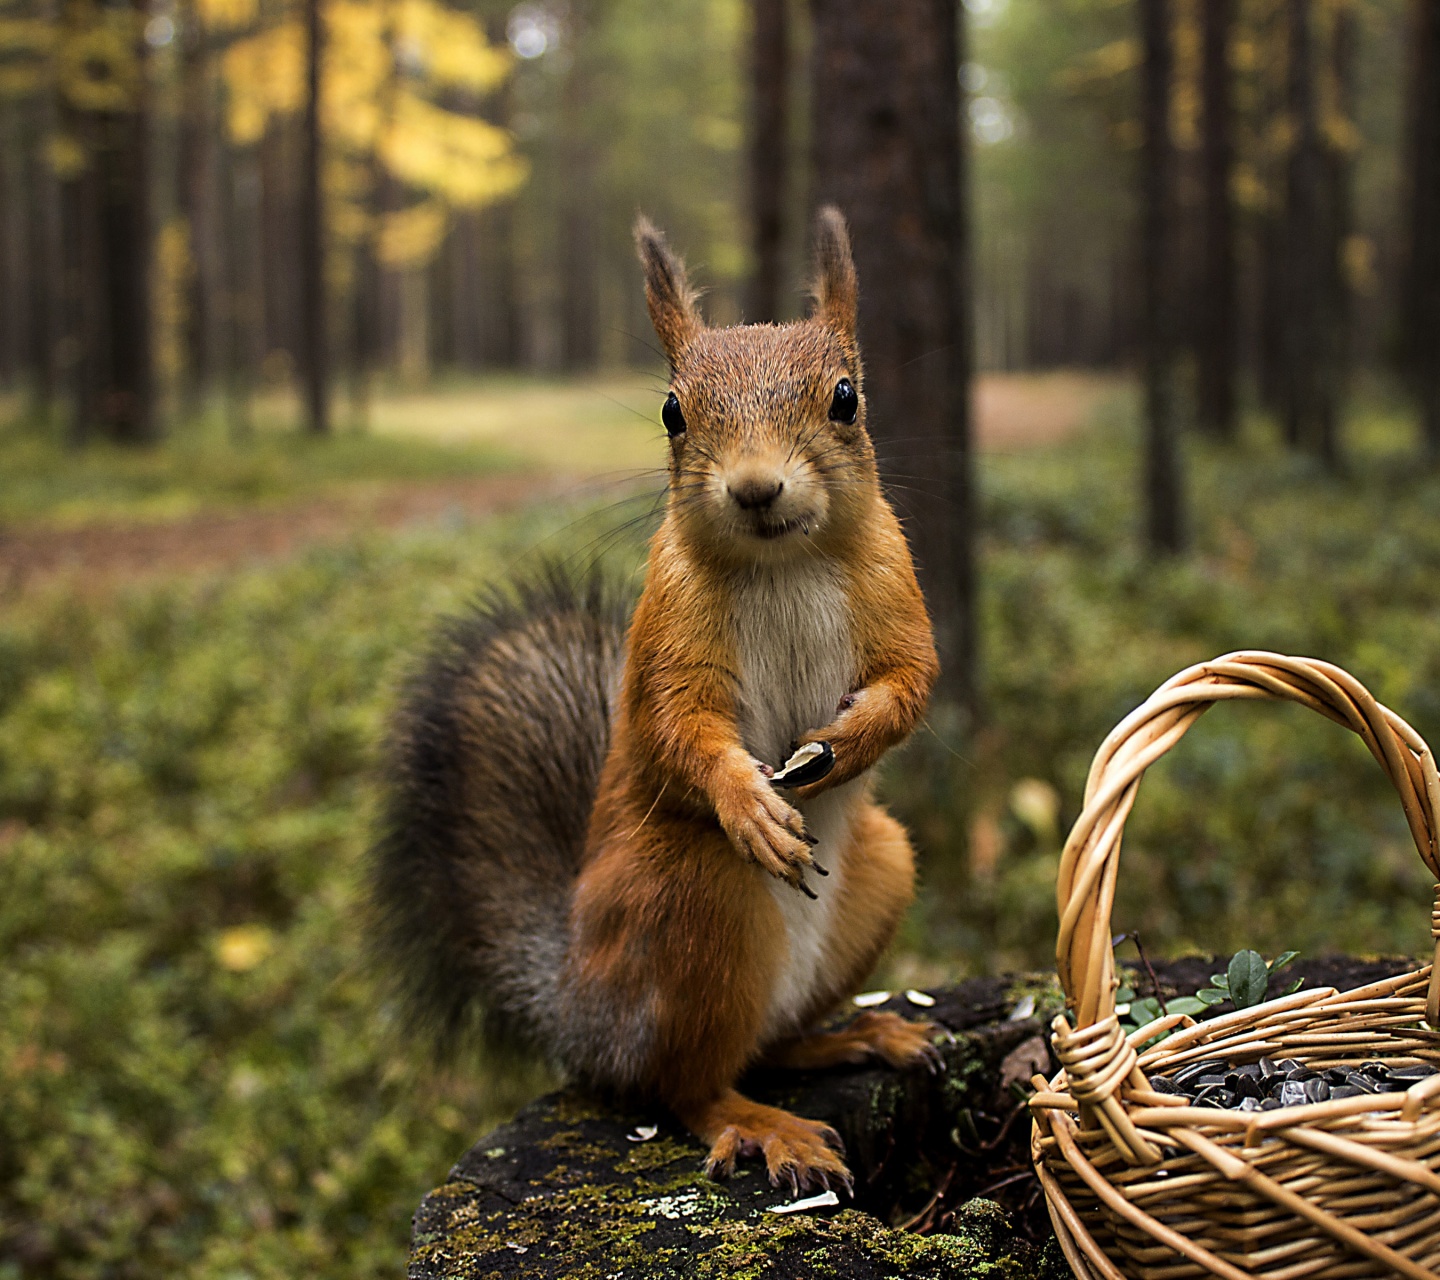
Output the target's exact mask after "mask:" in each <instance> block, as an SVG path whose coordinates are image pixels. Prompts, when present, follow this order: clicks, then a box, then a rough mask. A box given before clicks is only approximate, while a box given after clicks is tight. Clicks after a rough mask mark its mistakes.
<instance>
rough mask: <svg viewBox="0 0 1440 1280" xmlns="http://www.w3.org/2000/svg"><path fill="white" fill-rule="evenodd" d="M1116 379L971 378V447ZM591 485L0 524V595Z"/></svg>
mask: <svg viewBox="0 0 1440 1280" xmlns="http://www.w3.org/2000/svg"><path fill="white" fill-rule="evenodd" d="M1116 385H1117V384H1116V382H1115V380H1114V379H1106V378H1099V377H1093V376H1088V375H1084V374H1073V373H1057V374H1046V375H1041V376H1034V375H1008V374H990V375H985V376H982V377H981V378H980V379H979V380H978V386H977V389H976V435H977V438H978V443H979V446H980V448H981V449H982V450H984V451H993V452H1011V451H1013V450H1019V449H1027V448H1036V447H1042V446H1044V445H1047V444H1052V443H1054V442H1056V441H1058V440H1062V439H1064V438H1065V437H1067V436H1069V435H1072V434H1073V433H1074V432H1076V431H1077V430H1079V429H1080V428H1081V427H1082V426H1084V424H1085V422H1086V421H1087V420H1088V419H1089V417H1090V415H1091V414H1092V413H1093V412H1094V410H1095V407H1096V405H1097V404H1098V403H1099V402H1100V401H1101V400H1102V399H1103V398H1104V397H1105V396H1107V395H1110V394H1113V393H1114V390H1115V388H1116ZM593 483H594V478H593V477H590V478H587V477H584V476H575V475H558V474H555V473H553V472H535V473H517V474H513V475H499V476H474V477H466V478H457V479H451V480H443V481H425V482H413V483H407V484H397V485H394V486H392V487H389V488H386V489H384V490H381V491H380V492H379V493H378V494H375V493H373V492H372V493H370V494H369V496H368V497H365V498H357V497H352V496H337V497H327V498H320V499H310V500H308V501H306V502H303V503H291V504H287V505H284V506H276V507H269V508H260V509H249V510H244V509H242V510H234V511H222V512H208V513H204V514H201V515H196V516H188V517H185V518H182V519H178V520H171V521H164V522H157V523H153V524H135V523H120V522H104V523H95V524H88V525H84V526H82V527H80V528H75V529H50V528H45V527H33V528H26V527H20V528H16V529H10V530H7V529H0V599H3V598H6V597H13V596H15V595H16V594H18V593H21V592H23V591H26V590H27V589H29V588H31V587H33V586H36V585H38V584H42V583H51V582H54V581H56V580H57V579H64V580H66V581H68V582H72V583H74V584H76V585H80V584H83V585H84V586H85V587H86V588H87V589H97V588H102V587H104V586H107V585H114V584H116V583H118V582H128V581H133V580H135V579H137V578H141V577H147V576H151V575H161V574H163V575H172V574H177V573H187V572H192V571H200V570H212V569H220V568H229V567H234V566H239V565H244V564H247V563H252V562H258V561H264V560H272V559H277V558H281V557H284V556H287V555H291V554H293V553H295V552H297V551H299V550H301V549H303V548H305V547H307V546H312V545H315V544H319V543H326V542H337V541H341V540H343V539H344V538H345V537H347V536H350V535H353V534H354V533H357V532H360V531H363V530H367V529H377V528H382V529H399V528H403V527H405V526H406V525H413V524H422V523H426V522H430V521H434V520H438V519H441V518H444V517H447V516H450V515H454V516H456V517H457V518H460V519H465V520H475V519H478V518H480V517H483V516H488V515H495V514H499V513H503V512H506V511H513V510H516V509H517V508H519V507H522V506H525V505H526V504H528V503H531V502H536V501H540V500H543V499H546V498H550V499H561V498H564V497H576V496H579V495H582V494H583V493H584V491H585V489H586V487H587V484H593Z"/></svg>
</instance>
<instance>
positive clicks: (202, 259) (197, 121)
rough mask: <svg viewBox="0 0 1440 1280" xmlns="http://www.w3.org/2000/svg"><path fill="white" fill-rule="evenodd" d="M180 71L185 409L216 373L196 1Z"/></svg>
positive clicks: (185, 19) (210, 196)
mask: <svg viewBox="0 0 1440 1280" xmlns="http://www.w3.org/2000/svg"><path fill="white" fill-rule="evenodd" d="M180 20H181V30H180V39H181V45H180V63H181V67H180V76H181V101H182V104H183V110H182V112H181V117H180V156H179V163H180V174H179V178H180V191H179V196H180V209H181V212H182V213H183V215H184V218H185V223H186V227H187V229H188V231H189V241H190V257H191V275H190V280H189V284H188V288H187V290H186V292H187V298H186V307H185V333H184V344H185V374H184V382H183V388H184V391H183V396H184V407H185V411H186V412H187V413H188V414H192V415H193V414H196V413H198V412H200V411H201V410H202V409H203V408H204V401H205V392H206V390H207V388H208V387H209V385H210V382H211V379H212V378H213V377H214V373H215V348H216V345H217V343H216V336H215V328H216V326H215V316H214V306H215V296H216V293H217V292H218V290H217V287H216V275H217V269H216V261H215V260H216V256H217V255H216V244H215V240H216V237H215V225H214V224H215V217H216V208H215V205H216V201H215V160H214V145H213V140H212V133H213V130H214V129H215V128H216V127H217V123H216V121H215V120H214V118H213V117H214V113H213V111H212V110H211V83H210V53H209V49H208V47H207V43H206V35H205V31H204V28H203V27H202V26H201V20H200V11H199V6H198V5H197V4H196V3H194V0H190V2H189V3H187V4H185V5H183V6H182V7H181V9H180Z"/></svg>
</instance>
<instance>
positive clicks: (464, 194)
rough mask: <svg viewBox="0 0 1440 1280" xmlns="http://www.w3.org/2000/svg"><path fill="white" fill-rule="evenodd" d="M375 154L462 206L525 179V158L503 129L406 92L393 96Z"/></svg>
mask: <svg viewBox="0 0 1440 1280" xmlns="http://www.w3.org/2000/svg"><path fill="white" fill-rule="evenodd" d="M379 152H380V158H381V160H383V161H384V163H385V167H386V168H387V169H389V170H390V172H391V173H393V174H394V175H395V176H396V177H398V178H401V179H403V180H404V181H405V182H408V183H409V184H410V185H411V186H412V187H418V188H420V189H421V190H423V191H430V192H433V193H435V194H436V195H440V196H443V197H444V198H445V199H446V200H448V201H449V202H450V203H451V204H455V205H459V206H461V207H469V208H473V207H476V206H478V205H483V204H487V203H490V202H491V201H493V200H495V199H498V198H499V197H501V196H505V195H508V194H509V193H510V192H512V191H514V190H515V189H516V188H517V187H518V186H519V185H520V184H521V183H522V182H523V181H524V180H525V167H524V161H523V160H521V159H520V158H519V157H518V156H516V155H515V154H514V152H513V151H512V150H511V146H510V135H509V134H508V133H507V132H505V130H503V129H498V128H496V127H495V126H494V125H493V124H488V123H486V122H485V121H484V120H476V119H473V118H472V117H469V116H461V115H456V114H455V113H454V112H451V111H444V110H442V109H441V108H439V107H437V106H434V105H433V104H431V103H429V102H426V101H425V100H424V99H423V98H420V97H418V96H416V95H415V94H413V93H410V92H408V91H404V92H401V93H400V94H398V95H397V97H396V102H395V116H394V120H393V122H392V123H391V125H390V127H389V128H388V129H387V130H386V131H385V133H384V136H383V137H382V138H381V140H380V145H379Z"/></svg>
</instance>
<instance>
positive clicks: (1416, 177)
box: [1405, 0, 1440, 464]
mask: <svg viewBox="0 0 1440 1280" xmlns="http://www.w3.org/2000/svg"><path fill="white" fill-rule="evenodd" d="M1410 48H1411V50H1412V62H1411V71H1410V104H1409V105H1410V137H1409V148H1408V150H1409V157H1408V160H1409V169H1410V173H1409V183H1408V188H1409V190H1408V197H1409V208H1408V210H1407V215H1408V216H1407V223H1408V226H1407V231H1408V239H1409V242H1410V243H1409V252H1408V258H1409V263H1408V268H1409V269H1408V271H1407V272H1406V286H1407V287H1406V295H1405V330H1406V334H1405V337H1406V342H1405V346H1406V356H1407V364H1408V365H1409V374H1410V378H1411V381H1412V384H1413V386H1414V388H1415V391H1416V395H1417V397H1418V399H1419V402H1420V420H1421V431H1422V440H1423V441H1424V448H1425V454H1426V457H1427V458H1428V459H1429V461H1430V462H1431V463H1432V464H1436V463H1440V6H1437V5H1436V3H1435V0H1415V2H1414V11H1413V18H1412V27H1411V40H1410Z"/></svg>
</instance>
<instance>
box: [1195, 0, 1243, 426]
mask: <svg viewBox="0 0 1440 1280" xmlns="http://www.w3.org/2000/svg"><path fill="white" fill-rule="evenodd" d="M1234 17H1235V4H1234V0H1205V4H1204V8H1203V25H1204V35H1203V39H1204V55H1203V71H1202V82H1203V99H1204V103H1203V119H1202V131H1203V138H1202V157H1201V163H1202V168H1203V173H1204V218H1205V238H1204V239H1205V250H1204V252H1205V262H1204V277H1203V280H1204V282H1203V285H1202V296H1201V306H1200V342H1199V350H1198V353H1197V354H1198V357H1199V358H1198V361H1197V364H1198V374H1199V388H1198V396H1197V401H1198V403H1197V414H1198V418H1199V423H1200V426H1201V428H1202V429H1204V430H1205V431H1207V432H1209V433H1210V434H1211V435H1214V436H1217V437H1219V438H1221V439H1227V440H1228V439H1230V438H1231V437H1233V436H1234V434H1235V412H1236V411H1235V365H1236V324H1235V317H1236V305H1235V220H1234V213H1233V206H1232V203H1231V197H1230V179H1231V173H1232V170H1233V168H1234V159H1235V146H1234V139H1233V123H1234V122H1233V114H1234V113H1233V110H1232V107H1231V79H1230V60H1229V54H1230V33H1231V30H1232V28H1233V26H1234Z"/></svg>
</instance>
